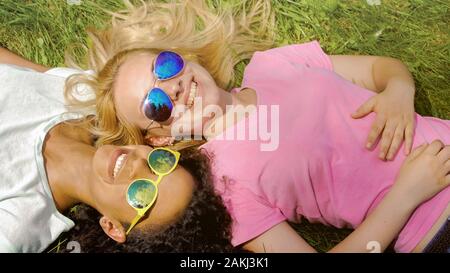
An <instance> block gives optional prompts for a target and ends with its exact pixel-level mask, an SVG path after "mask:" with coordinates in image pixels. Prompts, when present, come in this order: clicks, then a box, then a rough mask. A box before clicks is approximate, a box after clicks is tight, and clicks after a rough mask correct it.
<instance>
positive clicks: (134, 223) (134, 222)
mask: <svg viewBox="0 0 450 273" xmlns="http://www.w3.org/2000/svg"><path fill="white" fill-rule="evenodd" d="M141 217H142V215H140V213H138V214H137V215H136V217H134V219H133V221H132V222H131V225H130V227H129V228H128V230H127V232H126V233H125V234H126V235H128V233H130V231H131V229H133V228H134V226H135V225H136V224H137V222H139V219H141Z"/></svg>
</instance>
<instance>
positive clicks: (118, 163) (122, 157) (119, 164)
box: [113, 154, 127, 177]
mask: <svg viewBox="0 0 450 273" xmlns="http://www.w3.org/2000/svg"><path fill="white" fill-rule="evenodd" d="M126 157H127V155H126V154H121V155H120V156H119V157H118V158H117V160H116V165H115V166H114V172H113V177H116V175H117V174H118V173H119V171H120V169H121V168H122V165H123V162H125V158H126Z"/></svg>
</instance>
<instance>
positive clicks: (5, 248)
mask: <svg viewBox="0 0 450 273" xmlns="http://www.w3.org/2000/svg"><path fill="white" fill-rule="evenodd" d="M16 252H17V251H16V249H15V248H14V247H13V245H12V244H11V242H10V241H9V240H8V238H6V236H5V235H4V234H3V232H2V231H1V230H0V253H16Z"/></svg>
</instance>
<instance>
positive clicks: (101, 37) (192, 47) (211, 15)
mask: <svg viewBox="0 0 450 273" xmlns="http://www.w3.org/2000/svg"><path fill="white" fill-rule="evenodd" d="M242 2H243V3H240V1H239V2H238V3H236V4H234V6H228V7H227V8H224V7H222V8H213V7H208V6H207V5H206V4H205V1H200V0H191V1H189V0H185V1H171V2H169V3H158V2H156V1H147V2H142V5H140V6H134V5H133V4H132V3H130V1H128V0H124V3H125V5H126V9H125V10H123V11H120V12H109V13H110V14H111V15H112V22H111V25H109V27H108V28H107V29H105V30H88V37H89V41H90V43H89V45H88V52H87V56H86V57H87V68H88V69H90V70H93V71H94V75H85V74H76V75H73V76H71V77H70V78H69V79H68V80H67V83H66V89H65V97H66V100H67V102H68V104H69V106H71V107H73V108H74V109H82V108H95V111H96V116H95V117H91V118H89V119H86V120H85V122H82V123H80V126H85V127H86V128H87V129H88V130H89V131H90V132H91V133H92V134H94V135H96V136H97V137H98V138H97V140H96V145H97V146H99V145H103V144H117V145H127V144H142V143H143V136H142V134H143V131H142V130H141V129H139V128H137V127H136V126H134V125H132V124H129V123H127V122H126V119H125V118H124V117H121V116H120V115H118V114H117V112H116V111H115V107H114V96H113V92H112V88H113V84H114V79H115V77H116V74H117V73H118V70H119V67H120V66H121V64H122V63H123V62H124V61H125V60H126V58H127V56H129V55H130V54H132V53H136V52H142V51H146V52H154V53H156V52H159V51H161V50H168V49H171V50H175V51H176V52H178V53H180V54H181V55H182V56H183V57H185V58H186V59H188V60H193V61H196V62H198V63H199V64H200V65H202V66H203V67H205V68H206V69H207V71H208V72H209V73H210V74H211V75H212V77H213V78H214V80H215V81H216V84H217V85H218V86H219V87H221V88H223V89H228V88H230V86H231V85H232V84H234V83H235V81H236V75H235V72H234V68H235V66H236V64H238V63H239V62H241V61H242V60H245V59H248V58H250V57H251V55H252V54H253V53H254V52H255V51H258V50H265V49H268V48H270V47H271V46H272V45H273V29H274V16H273V14H272V13H271V5H270V1H269V0H255V1H242ZM66 63H67V64H68V65H69V66H72V67H77V68H80V66H78V65H77V64H76V63H75V62H74V61H73V58H71V57H70V56H67V58H66ZM78 84H86V85H87V86H89V87H90V88H91V89H92V90H93V91H94V92H95V99H92V100H87V101H83V100H79V99H77V92H78V91H77V88H76V87H77V86H78Z"/></svg>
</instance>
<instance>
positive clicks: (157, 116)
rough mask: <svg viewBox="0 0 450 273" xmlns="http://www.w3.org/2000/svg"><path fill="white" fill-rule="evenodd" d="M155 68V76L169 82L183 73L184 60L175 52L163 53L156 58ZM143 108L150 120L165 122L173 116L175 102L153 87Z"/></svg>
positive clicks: (161, 90) (162, 91) (159, 89)
mask: <svg viewBox="0 0 450 273" xmlns="http://www.w3.org/2000/svg"><path fill="white" fill-rule="evenodd" d="M153 67H154V68H153V74H154V76H155V78H156V79H157V80H161V81H163V80H169V79H172V78H174V77H176V76H178V75H179V74H180V73H181V72H182V71H183V69H184V60H183V58H182V57H181V56H180V55H179V54H177V53H175V52H172V51H162V52H161V53H159V54H158V56H156V58H155V62H154V66H153ZM142 108H143V109H142V111H143V112H144V114H145V116H146V117H147V118H148V119H151V120H153V121H157V122H164V121H166V120H168V119H169V118H170V116H171V115H172V110H173V102H172V100H171V99H170V97H169V95H167V93H166V92H165V91H164V90H163V89H161V88H158V87H153V88H152V89H151V90H150V91H149V92H148V93H147V97H146V98H145V101H144V103H143V105H142Z"/></svg>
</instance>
